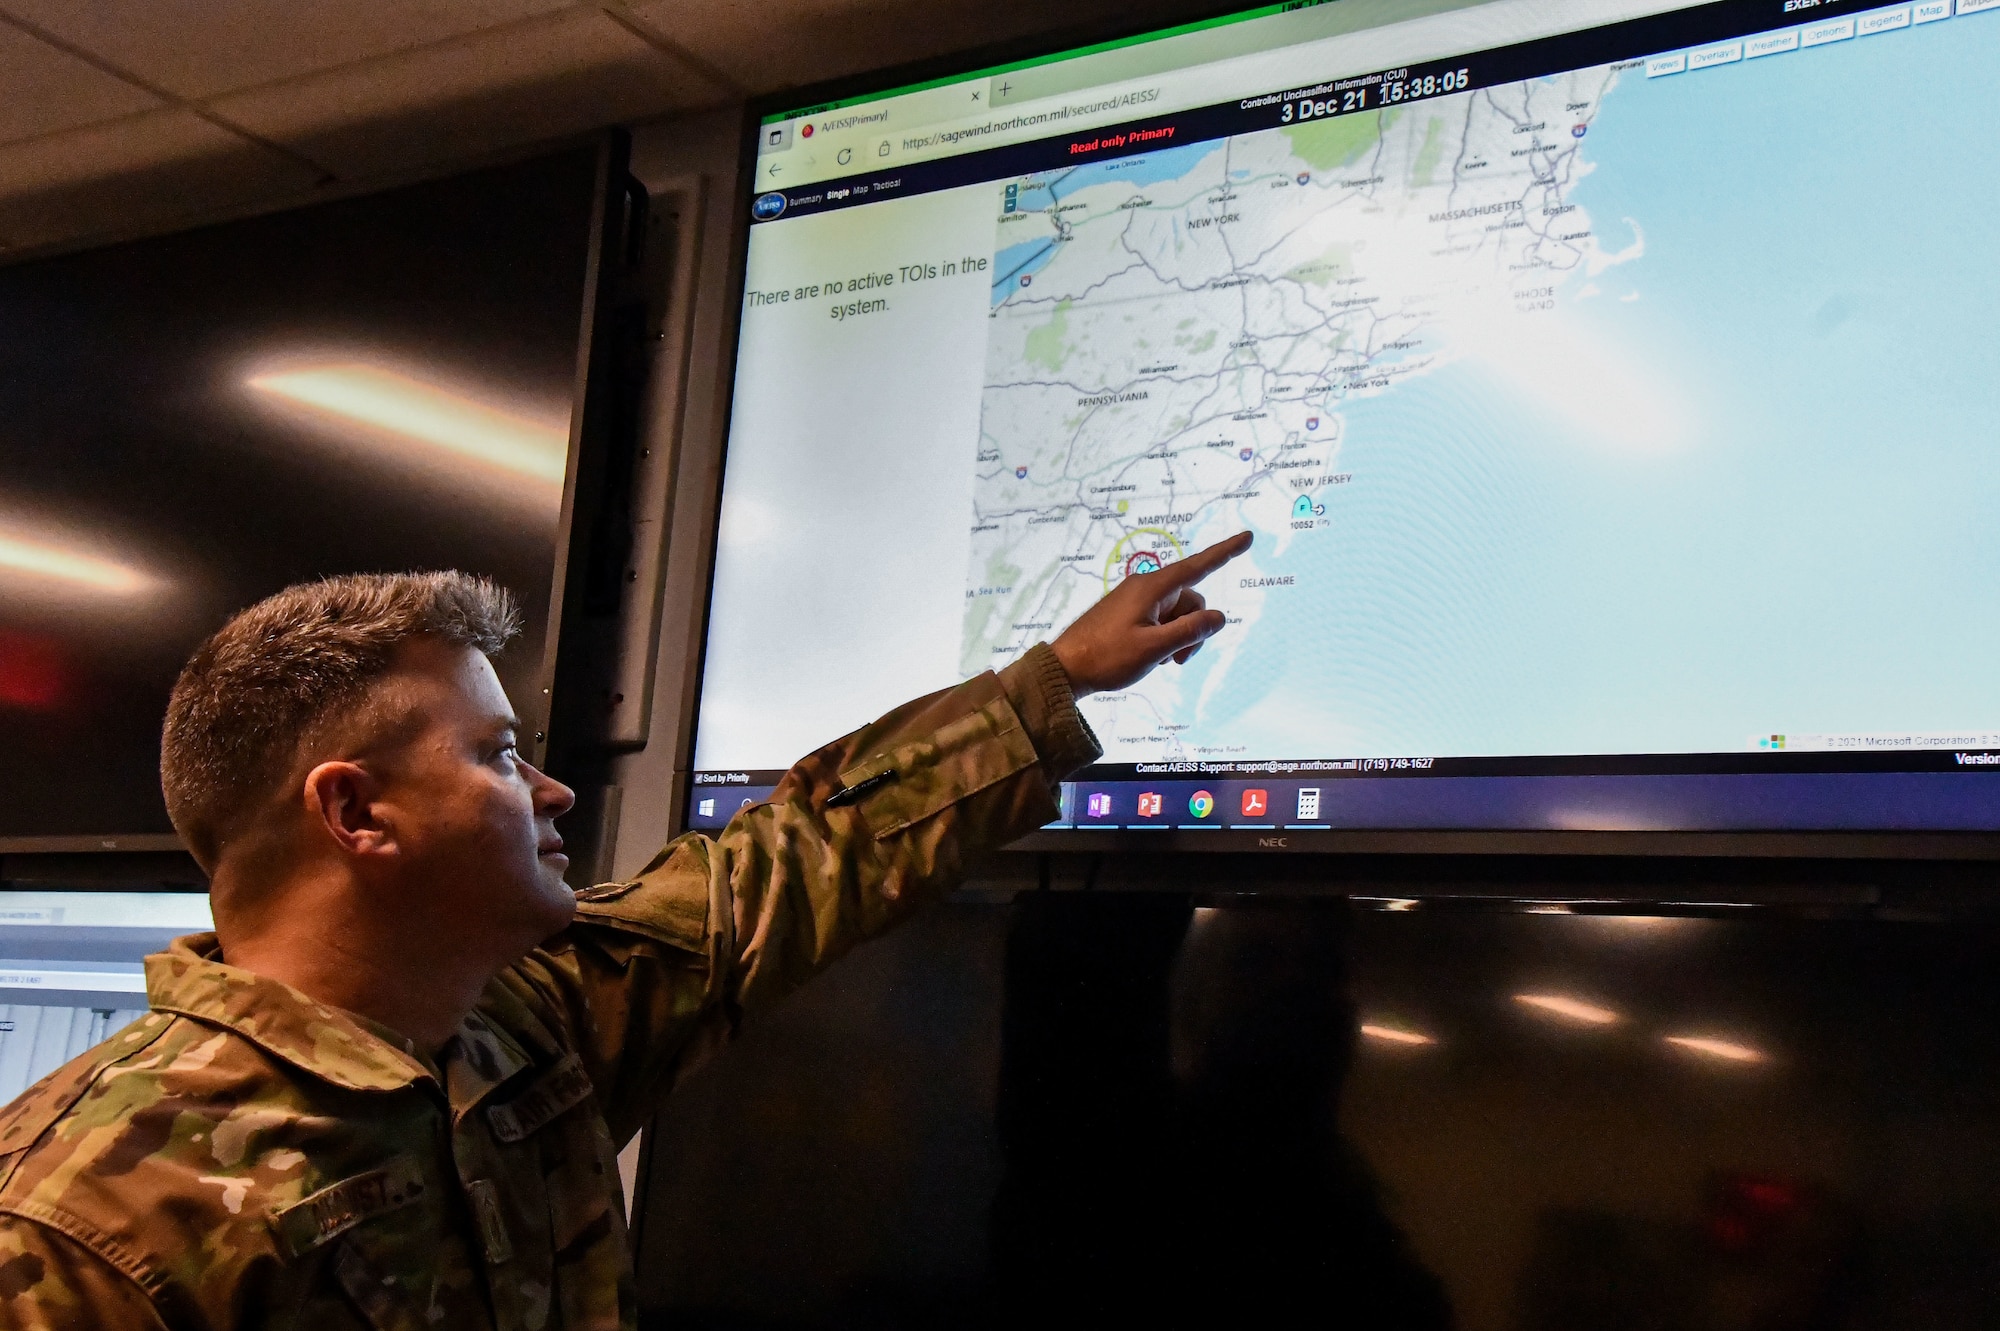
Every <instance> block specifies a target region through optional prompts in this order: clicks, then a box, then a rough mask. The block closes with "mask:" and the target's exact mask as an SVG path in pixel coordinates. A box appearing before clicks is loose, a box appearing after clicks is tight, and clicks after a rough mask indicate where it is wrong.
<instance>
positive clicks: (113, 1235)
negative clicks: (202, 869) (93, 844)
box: [0, 647, 1096, 1331]
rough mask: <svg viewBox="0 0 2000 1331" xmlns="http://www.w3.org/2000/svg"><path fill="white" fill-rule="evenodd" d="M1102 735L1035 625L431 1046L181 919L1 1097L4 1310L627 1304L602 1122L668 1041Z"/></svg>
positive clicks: (1041, 808)
mask: <svg viewBox="0 0 2000 1331" xmlns="http://www.w3.org/2000/svg"><path fill="white" fill-rule="evenodd" d="M1095 755H1096V744H1095V741H1094V740H1093V739H1092V738H1091V736H1090V733H1089V730H1088V728H1087V727H1085V726H1084V724H1083V722H1082V720H1081V718H1080V717H1079V716H1078V715H1077V713H1076V710H1075V707H1074V705H1073V703H1072V701H1071V699H1070V694H1069V686H1068V681H1067V680H1066V679H1065V678H1064V676H1063V674H1062V670H1061V667H1060V666H1058V665H1057V664H1056V662H1055V658H1054V655H1053V653H1051V652H1050V651H1049V650H1048V649H1047V648H1046V647H1038V648H1037V649H1035V651H1034V652H1032V653H1030V655H1029V656H1027V657H1025V658H1023V659H1022V660H1021V661H1020V662H1018V663H1016V664H1015V665H1013V666H1010V667H1009V668H1008V670H1007V671H1006V672H1005V673H1004V674H1003V675H1000V676H994V675H986V676H982V677H981V678H979V679H975V680H972V681H969V682H967V683H966V684H963V685H961V686H959V687H957V688H954V689H949V690H946V691H945V692H943V693H939V694H935V695H933V696H931V697H929V698H925V699H920V700H919V701H917V702H913V703H910V704H908V705H907V706H905V707H902V708H900V709H898V710H897V711H895V712H892V713H891V714H890V715H888V716H886V717H884V718H883V719H882V720H880V721H878V722H876V723H875V724H874V725H871V726H868V727H865V728H863V729H862V730H860V731H857V732H856V733H855V734H852V735H849V736H847V737H846V738H845V739H842V740H840V741H838V742H836V743H834V744H832V745H829V746H828V747H827V748H825V749H822V750H820V751H819V752H818V753H815V754H813V755H811V756H810V757H808V758H806V759H805V760H803V761H802V762H800V763H799V764H798V765H797V766H796V767H794V768H793V769H792V770H791V771H790V772H789V773H787V774H786V776H785V778H784V781H783V783H782V784H781V785H780V786H779V787H778V789H777V791H776V793H775V794H773V795H772V797H771V799H770V800H769V802H767V803H765V804H762V805H757V806H754V807H752V808H749V809H746V810H744V811H743V812H742V813H741V814H739V815H738V816H737V818H736V819H735V820H734V821H733V822H732V823H731V824H730V825H729V827H728V828H727V829H725V830H724V831H723V832H722V833H721V834H720V835H718V836H717V837H716V838H714V839H713V840H710V839H707V838H703V837H699V836H694V835H689V836H684V837H681V838H680V839H678V840H676V841H674V842H672V843H671V844H669V845H668V846H667V848H666V849H665V850H663V851H662V852H661V853H660V854H659V856H658V857H657V858H655V859H654V861H653V863H652V864H651V865H649V866H648V867H647V868H646V870H645V871H644V872H643V873H641V874H640V875H639V876H638V877H637V878H635V879H633V880H632V881H630V882H623V883H612V884H607V885H605V886H602V887H598V888H594V889H592V890H590V891H587V892H583V893H580V894H579V899H578V915H577V920H576V922H575V924H573V925H572V926H571V927H570V928H569V929H568V930H567V931H565V932H564V933H563V934H561V935H559V936H557V937H556V938H555V939H553V940H551V941H550V942H549V943H547V944H546V945H544V946H543V947H541V948H539V949H537V950H536V951H534V952H532V953H531V954H529V955H528V956H527V957H526V958H524V959H523V960H522V961H521V962H519V963H518V964H516V965H514V966H513V967H511V968H509V969H508V970H506V971H505V972H503V973H502V974H501V975H500V976H498V977H497V978H496V979H495V980H493V982H492V983H491V984H489V985H488V986H487V988H486V990H485V992H484V994H483V995H482V997H481V999H480V1001H479V1003H478V1005H477V1007H476V1008H475V1009H474V1010H473V1012H472V1013H471V1014H470V1015H469V1016H468V1017H467V1018H466V1019H465V1021H464V1023H463V1024H462V1025H461V1026H460V1027H459V1028H458V1031H457V1033H456V1034H455V1035H454V1037H453V1038H452V1040H451V1041H450V1042H449V1043H448V1044H447V1045H446V1046H445V1048H444V1049H443V1051H442V1052H441V1053H440V1054H439V1055H438V1057H437V1058H436V1060H435V1061H432V1060H429V1059H426V1058H421V1057H418V1056H417V1055H416V1054H415V1053H414V1052H412V1050H411V1048H410V1046H409V1045H408V1044H407V1043H405V1042H403V1041H402V1040H400V1038H399V1037H396V1036H395V1035H394V1034H393V1033H392V1032H389V1031H387V1030H385V1029H383V1028H381V1027H379V1026H374V1025H373V1024H371V1023H369V1022H367V1021H366V1020H364V1019H362V1018H360V1017H357V1016H355V1015H353V1014H351V1013H347V1012H343V1011H339V1010H336V1009H332V1008H328V1007H324V1006H321V1005H319V1004H316V1003H314V1002H313V1001H312V1000H311V999H309V998H307V997H306V996H305V995H303V994H301V993H299V992H298V991H297V990H294V989H291V988H288V987H287V986H285V985H283V984H279V983H277V982H275V981H273V980H269V979H265V978H262V977H259V976H257V975H255V974H252V973H250V972H248V971H243V970H239V969H236V968H234V967H231V966H229V965H228V964H226V961H225V960H224V959H223V958H222V957H221V956H220V955H219V953H218V947H217V944H216V941H215V939H214V937H213V935H197V936H195V937H192V938H184V939H181V940H179V941H178V942H176V943H175V944H174V946H173V948H172V949H171V950H170V951H168V952H165V953H161V954H159V955H156V956H153V957H151V958H149V959H148V961H147V964H146V985H147V993H148V996H149V998H150V1000H151V1007H152V1011H151V1012H150V1013H149V1014H148V1015H146V1016H145V1017H142V1018H140V1019H139V1021H137V1022H136V1023H134V1024H133V1025H132V1026H130V1027H128V1028H127V1029H126V1030H125V1031H124V1032H122V1033H121V1034H119V1035H117V1036H116V1037H114V1038H113V1039H111V1040H110V1041H108V1042H107V1043H105V1044H104V1045H101V1046H99V1047H98V1048H97V1049H94V1050H92V1051H90V1052H89V1053H86V1054H84V1055H83V1056H82V1057H80V1058H78V1059H76V1060H75V1061H73V1062H71V1063H70V1064H68V1065H67V1066H65V1067H63V1068H61V1069H59V1070H58V1071H56V1072H54V1073H52V1074H51V1075H50V1076H48V1077H47V1078H45V1079H44V1080H43V1081H42V1082H40V1083H39V1084H38V1085H36V1086H35V1087H33V1088H31V1089H30V1090H29V1091H28V1092H27V1093H26V1094H25V1095H23V1096H22V1097H21V1098H20V1099H19V1100H17V1101H15V1102H14V1103H13V1104H12V1105H11V1106H8V1107H7V1108H6V1109H5V1110H4V1111H0V1326H5V1327H9V1328H35V1329H40V1328H65V1331H68V1329H71V1328H85V1327H88V1328H97V1329H103V1328H115V1329H122V1328H137V1327H148V1328H159V1327H168V1328H176V1329H179V1328H202V1329H204V1331H210V1329H217V1328H225V1327H247V1326H281V1327H287V1328H299V1329H300V1331H318V1329H319V1328H328V1329H331V1328H361V1327H376V1328H390V1327H395V1328H424V1329H425V1331H429V1329H431V1328H459V1327H480V1328H485V1327H502V1328H510V1329H511V1328H544V1327H546V1328H556V1327H563V1328H583V1327H592V1328H598V1327H603V1328H612V1327H631V1326H632V1325H633V1324H634V1318H635V1304H634V1296H633V1281H632V1278H631V1269H630V1259H629V1257H628V1255H627V1250H626V1242H625V1219H624V1210H623V1199H622V1195H621V1192H620V1189H619V1185H618V1175H617V1169H616V1156H615V1151H616V1148H617V1146H618V1145H619V1144H620V1143H622V1142H624V1141H626V1140H627V1139H629V1138H630V1137H631V1136H632V1134H633V1133H635V1132H636V1131H637V1130H638V1129H639V1127H640V1126H641V1124H642V1123H643V1122H644V1120H645V1119H646V1118H647V1116H648V1114H649V1113H650V1111H652V1110H653V1109H654V1108H655V1107H656V1106H657V1105H658V1103H659V1101H660V1099H661V1097H662V1096H663V1095H664V1094H665V1092H666V1090H667V1088H668V1087H669V1086H670V1085H671V1084H672V1083H673V1081H674V1078H675V1075H676V1072H677V1071H678V1070H679V1069H681V1068H684V1067H685V1066H687V1064H688V1062H689V1061H690V1060H691V1059H692V1058H693V1057H695V1056H696V1055H697V1054H698V1053H699V1052H700V1050H701V1049H702V1048H704V1047H706V1046H708V1045H710V1044H712V1043H714V1041H715V1040H716V1039H717V1038H718V1037H721V1036H726V1035H727V1033H728V1032H729V1031H730V1030H731V1029H732V1028H733V1026H734V1024H735V1022H736V1021H737V1020H738V1018H739V1016H740V1014H742V1013H743V1012H744V1011H745V1010H748V1009H753V1008H755V1007H756V1006H757V1005H758V1004H759V1003H761V1002H767V1001H769V1000H770V999H772V998H773V997H775V996H776V995H778V994H779V993H781V992H783V991H785V990H787V989H789V988H791V987H792V986H794V985H796V984H797V983H798V982H799V981H801V980H802V979H804V978H805V977H806V976H808V975H809V974H811V973H812V972H814V971H815V970H817V969H818V968H819V967H821V966H823V965H825V964H826V963H827V962H828V961H829V960H831V959H832V958H834V957H835V956H837V955H839V954H840V953H841V952H843V951H845V950H846V949H848V948H849V947H851V946H852V945H853V944H855V943H856V942H858V941H860V940H861V939H863V938H865V937H867V936H869V935H871V934H874V933H877V932H879V931H881V930H882V929H884V928H886V927H887V926H889V925H890V924H892V923H893V922H895V920H896V919H898V918H899V917H900V916H901V915H903V914H904V913H906V912H908V911H909V910H910V909H912V908H913V907H915V906H917V905H919V904H921V903H922V902H924V901H927V900H929V899H931V898H933V897H935V896H937V895H938V894H939V893H940V892H942V891H943V890H944V889H945V888H946V887H947V886H948V885H949V884H950V883H951V882H952V881H953V880H954V878H955V877H956V876H957V874H958V873H959V872H960V866H961V863H962V860H963V856H964V854H965V852H966V851H967V850H969V849H973V848H976V847H979V846H982V845H991V844H995V843H999V842H1003V841H1006V840H1008V839H1011V838H1013V837H1015V836H1018V835H1020V834H1021V833H1023V832H1025V831H1028V830H1029V829H1032V828H1034V827H1036V826H1038V825H1040V824H1042V823H1045V822H1047V821H1049V820H1050V819H1051V818H1052V817H1053V816H1054V814H1055V805H1054V802H1053V797H1054V789H1053V783H1054V781H1055V779H1056V778H1058V777H1060V776H1062V775H1065V774H1066V773H1067V772H1068V771H1069V770H1071V769H1072V768H1074V767H1075V766H1078V765H1080V764H1082V763H1084V762H1087V761H1089V760H1091V759H1092V758H1093V757H1095ZM883 773H893V776H889V777H883V778H882V779H881V780H878V781H876V782H874V783H873V784H872V785H871V786H870V787H869V788H868V791H869V793H867V794H866V795H864V796H862V797H860V798H858V799H857V800H855V801H854V802H853V803H851V804H846V803H843V804H839V805H837V806H835V807H828V804H827V800H828V797H829V796H831V795H832V794H834V793H835V792H836V791H838V790H843V789H847V788H849V787H853V786H856V785H858V784H860V783H862V782H865V781H868V780H869V778H871V777H878V776H880V775H881V774H883Z"/></svg>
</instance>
